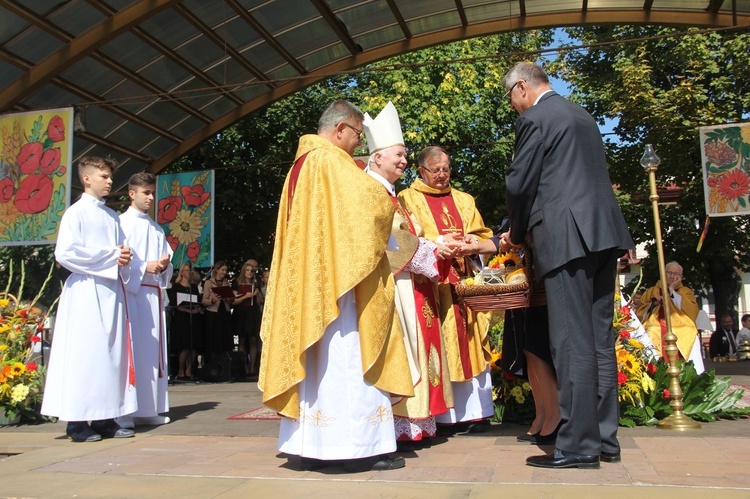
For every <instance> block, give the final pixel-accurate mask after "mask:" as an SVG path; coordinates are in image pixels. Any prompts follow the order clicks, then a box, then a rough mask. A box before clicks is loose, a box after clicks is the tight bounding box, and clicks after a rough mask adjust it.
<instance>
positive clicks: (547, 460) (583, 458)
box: [526, 449, 599, 470]
mask: <svg viewBox="0 0 750 499" xmlns="http://www.w3.org/2000/svg"><path fill="white" fill-rule="evenodd" d="M526 464H528V465H529V466H536V467H537V468H553V469H559V468H581V469H592V470H596V469H599V456H598V455H596V454H593V455H587V454H573V453H572V452H563V451H561V450H557V449H555V452H554V453H553V454H547V455H544V456H531V457H528V458H526Z"/></svg>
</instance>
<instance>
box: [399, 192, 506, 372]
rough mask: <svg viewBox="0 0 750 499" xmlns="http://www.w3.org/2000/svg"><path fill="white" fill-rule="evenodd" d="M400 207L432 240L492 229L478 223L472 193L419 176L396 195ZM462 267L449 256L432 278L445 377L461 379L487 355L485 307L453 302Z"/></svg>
mask: <svg viewBox="0 0 750 499" xmlns="http://www.w3.org/2000/svg"><path fill="white" fill-rule="evenodd" d="M398 197H399V199H400V200H401V202H402V204H403V205H404V207H405V208H406V209H407V210H408V211H409V212H410V213H412V214H413V216H414V218H416V219H417V220H419V223H420V224H421V225H422V227H423V228H424V233H425V237H426V238H427V239H429V240H431V241H435V240H436V239H437V238H438V236H443V237H444V238H445V240H446V241H449V240H450V239H451V237H452V236H453V235H457V236H462V235H466V234H471V235H474V236H476V237H478V238H479V239H488V238H490V237H492V230H491V229H489V228H487V227H485V226H484V221H483V220H482V216H481V215H480V214H479V212H478V211H477V209H476V205H475V204H474V198H473V197H471V196H470V195H469V194H466V193H465V192H461V191H459V190H456V189H452V188H451V187H450V186H449V187H446V188H445V189H433V188H432V187H430V186H428V185H427V184H425V183H424V182H423V181H422V179H419V178H418V179H417V180H415V181H414V183H412V185H411V186H410V187H409V188H408V189H405V190H403V191H401V192H400V193H399V195H398ZM467 272H468V262H465V261H464V259H461V260H454V262H453V266H452V267H451V272H450V275H449V277H448V278H447V279H446V280H444V281H443V282H441V283H433V286H435V287H436V288H437V289H436V294H437V296H438V300H439V305H438V306H439V308H440V322H441V328H442V334H443V341H444V342H445V350H446V357H447V360H448V368H449V371H450V376H451V381H455V382H463V381H468V380H470V379H471V378H473V377H476V376H478V375H479V374H481V373H482V371H484V370H485V369H486V367H487V362H489V360H490V358H491V354H490V346H489V339H488V337H487V333H488V331H489V322H490V317H491V316H492V313H491V312H473V311H471V310H469V309H468V308H467V307H465V306H464V305H463V304H461V303H459V302H458V297H457V295H456V292H455V288H454V286H455V284H456V283H457V282H459V281H460V279H462V278H463V277H464V276H466V275H467Z"/></svg>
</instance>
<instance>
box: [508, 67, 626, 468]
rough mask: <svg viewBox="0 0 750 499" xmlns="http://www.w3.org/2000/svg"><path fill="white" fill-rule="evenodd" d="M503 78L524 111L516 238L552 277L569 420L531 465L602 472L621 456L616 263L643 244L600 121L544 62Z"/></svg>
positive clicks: (515, 184)
mask: <svg viewBox="0 0 750 499" xmlns="http://www.w3.org/2000/svg"><path fill="white" fill-rule="evenodd" d="M503 83H504V85H505V88H506V90H507V93H506V96H507V97H508V98H509V99H510V102H511V106H513V108H514V109H515V110H516V111H518V113H519V114H520V116H519V117H518V120H517V121H516V143H515V156H514V159H513V163H512V164H511V166H510V168H508V171H507V174H506V179H505V182H506V189H507V192H506V203H507V207H508V212H509V214H510V220H511V223H510V226H511V242H512V243H513V244H520V243H522V242H523V241H524V240H527V242H528V244H529V245H530V246H531V247H532V248H533V250H534V265H535V269H536V275H537V277H538V278H540V279H543V280H544V287H545V290H546V292H547V306H548V309H549V318H550V347H551V350H552V358H553V361H554V365H555V368H556V370H557V378H558V396H559V404H560V413H561V416H562V421H561V426H560V427H559V430H558V435H557V441H556V445H555V452H554V453H552V454H548V455H544V456H532V457H529V458H528V459H527V460H526V463H527V464H528V465H530V466H538V467H545V468H598V467H599V463H600V461H605V462H619V461H620V445H619V442H618V441H617V426H618V422H619V405H618V400H617V364H616V359H615V349H614V344H615V334H614V331H613V329H612V318H613V317H612V316H613V313H614V293H615V285H616V283H615V277H616V273H617V259H618V257H619V256H620V255H622V254H623V253H624V252H625V251H626V250H627V249H629V248H632V247H634V244H633V240H632V238H631V237H630V233H629V232H628V228H627V225H626V224H625V219H624V218H623V216H622V212H621V211H620V207H619V205H618V204H617V200H616V198H615V195H614V191H613V189H612V183H611V181H610V179H609V173H608V172H607V164H606V159H605V154H604V145H603V143H602V138H601V134H600V132H599V128H598V127H597V125H596V122H595V121H594V119H593V118H592V117H591V116H590V115H589V114H588V113H587V112H586V111H585V110H584V109H583V108H581V107H580V106H577V105H575V104H573V103H571V102H568V101H566V100H565V99H563V98H562V97H560V96H559V95H558V94H556V93H555V92H554V91H552V89H551V88H550V85H549V79H548V77H547V75H546V74H545V73H544V71H543V70H542V69H541V68H540V67H539V66H537V65H535V64H532V63H528V62H523V63H519V64H517V65H515V66H514V67H513V68H512V69H511V70H510V71H509V72H508V74H507V75H506V76H505V78H504V79H503Z"/></svg>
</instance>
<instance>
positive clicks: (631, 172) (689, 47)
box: [552, 26, 750, 320]
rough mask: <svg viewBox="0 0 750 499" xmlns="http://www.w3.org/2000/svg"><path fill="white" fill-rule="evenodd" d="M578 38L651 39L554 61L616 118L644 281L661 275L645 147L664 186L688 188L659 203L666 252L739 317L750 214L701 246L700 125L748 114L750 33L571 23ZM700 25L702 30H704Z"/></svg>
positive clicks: (620, 172) (619, 173)
mask: <svg viewBox="0 0 750 499" xmlns="http://www.w3.org/2000/svg"><path fill="white" fill-rule="evenodd" d="M566 31H567V33H568V35H569V36H570V37H571V38H572V39H575V40H576V42H575V43H576V44H578V43H579V41H580V42H583V43H585V44H596V43H601V42H612V41H615V40H628V39H638V38H644V40H643V41H639V42H637V43H614V44H605V45H601V46H595V47H589V48H587V49H584V50H575V51H569V52H565V53H563V54H562V55H561V57H560V58H559V59H558V60H557V61H556V62H555V63H554V64H553V66H552V67H553V69H554V70H555V71H559V74H560V76H561V77H562V78H564V79H565V80H566V81H568V82H569V83H570V84H571V86H572V91H573V96H572V98H573V99H574V100H576V101H578V102H579V103H581V104H582V105H583V106H584V107H586V108H587V109H588V110H589V112H591V113H592V114H593V115H594V117H595V118H597V119H598V120H599V122H600V123H603V122H604V120H605V119H615V118H616V119H618V120H619V121H618V124H617V126H616V127H615V132H616V137H617V142H615V141H612V140H608V143H607V149H608V158H609V160H610V165H611V176H612V181H613V182H615V183H618V184H620V186H621V189H622V190H623V191H625V192H626V193H629V194H630V199H631V200H632V201H633V202H631V203H629V204H628V205H627V206H626V207H625V210H626V218H627V219H628V222H629V225H630V229H631V232H632V234H633V236H634V238H635V239H636V241H637V242H649V243H648V251H649V254H650V257H649V259H648V261H647V262H646V265H645V276H646V277H645V280H644V282H646V283H654V282H656V280H657V279H658V271H657V268H656V267H657V262H656V250H655V247H654V243H653V240H654V232H653V220H652V215H651V211H650V210H651V208H650V202H649V201H648V192H649V186H648V178H647V176H646V174H645V173H644V171H643V169H642V168H641V166H640V164H639V158H640V156H641V154H642V153H643V149H644V144H646V143H651V144H653V145H654V148H655V149H656V151H657V154H658V155H659V156H660V157H661V158H662V163H661V165H660V167H659V169H658V171H657V179H658V182H660V184H661V186H668V185H673V186H676V187H678V188H680V189H682V191H681V195H680V198H679V202H678V204H677V205H675V206H661V207H660V214H661V220H662V228H663V229H662V230H663V238H664V250H665V258H666V260H667V261H670V260H677V261H679V262H680V263H681V264H682V265H683V267H684V269H685V280H686V282H687V284H688V285H689V286H690V287H692V288H694V289H695V290H696V291H699V290H700V289H701V288H703V287H705V288H708V287H709V286H711V288H713V293H714V301H715V305H716V314H717V315H719V314H721V313H722V312H725V311H730V312H732V313H733V315H734V318H735V320H736V319H737V317H736V306H737V301H738V296H739V290H740V286H741V277H740V275H739V274H738V270H739V271H748V270H750V250H748V246H747V231H748V221H747V218H743V217H721V218H714V219H712V220H711V224H710V229H709V233H708V237H707V239H706V242H705V243H704V245H703V249H702V250H701V252H700V253H696V246H697V243H698V238H699V236H700V233H701V231H702V229H703V224H704V221H705V207H704V202H703V178H702V169H701V156H700V147H699V140H698V137H699V127H701V126H708V125H716V124H723V123H731V122H739V121H742V120H747V118H748V116H749V115H750V34H748V32H747V30H746V29H744V30H738V31H726V32H709V33H700V34H699V33H692V34H689V35H687V36H670V35H674V34H675V33H677V30H675V29H673V28H668V27H652V26H599V27H595V28H568V29H567V30H566ZM696 31H697V30H696Z"/></svg>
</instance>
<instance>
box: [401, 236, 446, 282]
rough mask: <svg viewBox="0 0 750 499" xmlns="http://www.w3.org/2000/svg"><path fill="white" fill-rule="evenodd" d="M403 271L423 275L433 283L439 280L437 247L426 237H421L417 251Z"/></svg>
mask: <svg viewBox="0 0 750 499" xmlns="http://www.w3.org/2000/svg"><path fill="white" fill-rule="evenodd" d="M403 270H405V271H407V272H411V273H413V274H420V275H423V276H425V277H427V278H428V279H430V280H431V281H437V280H439V273H438V265H437V245H436V244H435V243H433V242H432V241H428V240H427V239H425V238H424V237H420V238H419V246H418V247H417V251H416V252H415V253H414V256H413V257H412V259H411V260H410V261H409V263H407V264H406V266H405V267H404V269H403Z"/></svg>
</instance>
